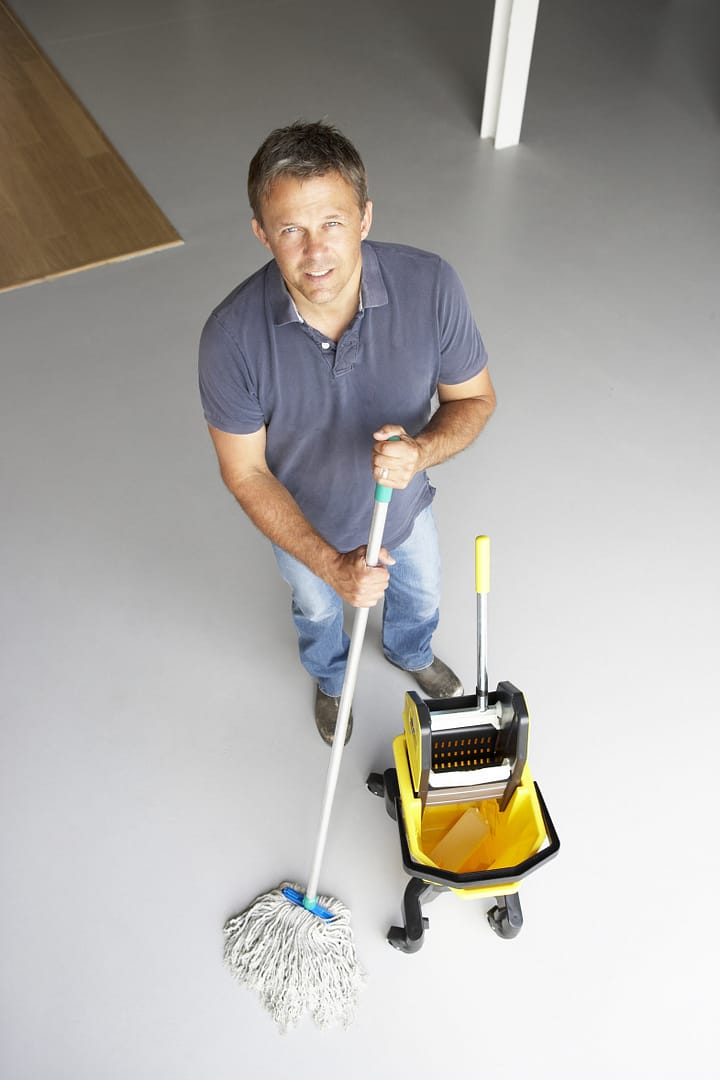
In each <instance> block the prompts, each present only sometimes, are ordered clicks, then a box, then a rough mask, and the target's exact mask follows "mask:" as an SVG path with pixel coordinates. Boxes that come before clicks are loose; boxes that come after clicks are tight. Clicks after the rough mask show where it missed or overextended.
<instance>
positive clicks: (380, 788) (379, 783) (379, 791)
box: [365, 772, 385, 799]
mask: <svg viewBox="0 0 720 1080" xmlns="http://www.w3.org/2000/svg"><path fill="white" fill-rule="evenodd" d="M365 783H366V784H367V789H368V791H369V792H371V793H372V794H373V795H377V796H378V797H379V798H381V799H384V798H385V778H384V776H383V774H382V773H379V772H371V773H370V775H369V776H368V778H367V780H366V781H365Z"/></svg>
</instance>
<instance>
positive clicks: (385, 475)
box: [380, 469, 388, 480]
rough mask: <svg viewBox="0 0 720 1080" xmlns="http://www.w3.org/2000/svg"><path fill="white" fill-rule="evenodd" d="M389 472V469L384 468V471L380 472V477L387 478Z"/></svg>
mask: <svg viewBox="0 0 720 1080" xmlns="http://www.w3.org/2000/svg"><path fill="white" fill-rule="evenodd" d="M387 474H388V471H387V469H383V471H382V472H381V473H380V479H381V480H387Z"/></svg>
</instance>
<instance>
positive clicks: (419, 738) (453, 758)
mask: <svg viewBox="0 0 720 1080" xmlns="http://www.w3.org/2000/svg"><path fill="white" fill-rule="evenodd" d="M489 582H490V541H489V538H488V537H487V536H478V537H477V538H476V541H475V585H476V592H477V647H478V648H477V651H478V662H477V690H476V693H475V694H471V695H467V696H465V697H459V698H449V699H440V700H424V699H423V698H421V697H420V695H419V694H417V693H415V692H414V691H409V692H408V693H407V694H406V695H405V708H404V712H403V720H404V734H402V735H399V736H398V737H397V738H396V739H395V740H394V742H393V757H394V761H395V767H394V768H390V769H387V770H386V771H385V772H384V773H371V774H370V776H369V777H368V780H367V785H368V788H369V789H370V791H371V792H372V793H373V794H374V795H379V796H382V797H384V799H385V807H386V810H387V812H388V814H389V815H390V817H392V818H393V819H394V820H395V821H397V824H398V829H399V833H400V847H401V852H402V860H403V866H404V868H405V870H406V871H407V873H408V874H410V876H411V880H410V882H409V883H408V885H407V887H406V889H405V893H404V897H403V903H402V911H403V922H404V925H403V926H392V927H390V930H389V932H388V935H387V937H388V941H389V942H390V944H391V945H393V946H395V948H397V949H400V950H401V951H403V952H416V951H417V950H418V949H419V948H420V947H421V945H422V944H423V939H424V934H425V930H426V929H427V927H428V925H429V924H428V919H427V918H426V917H424V916H423V911H422V901H423V899H428V900H429V899H432V898H433V897H434V896H435V895H436V894H437V893H439V892H445V891H446V890H451V891H452V892H455V893H458V894H459V895H460V896H462V897H463V898H477V897H485V898H494V900H495V903H494V905H493V906H492V907H491V909H490V910H489V911H488V915H487V918H488V922H489V923H490V926H491V927H492V929H493V930H494V931H495V932H496V933H497V934H498V935H499V936H500V937H502V938H513V937H515V936H516V935H517V934H518V933H519V931H520V928H521V927H522V922H523V916H522V909H521V906H520V899H519V897H518V886H519V882H520V881H521V880H522V879H523V878H524V877H526V876H527V875H528V874H529V873H531V872H532V871H533V870H535V869H537V867H538V866H540V865H542V864H543V863H545V862H547V860H548V859H551V858H552V857H553V856H554V855H556V854H557V852H558V850H559V847H560V841H559V839H558V836H557V833H556V831H555V827H554V825H553V823H552V820H551V818H550V815H549V813H548V810H547V807H546V805H545V802H544V800H543V798H542V795H541V793H540V789H539V788H538V786H537V784H536V783H535V782H534V780H533V778H532V776H531V774H530V769H529V767H528V764H527V751H528V732H529V720H528V711H527V707H526V705H525V699H524V697H523V695H522V693H521V691H520V690H518V689H517V687H516V686H513V684H512V683H510V682H501V683H498V685H497V689H496V690H494V691H490V692H488V675H487V595H488V592H489Z"/></svg>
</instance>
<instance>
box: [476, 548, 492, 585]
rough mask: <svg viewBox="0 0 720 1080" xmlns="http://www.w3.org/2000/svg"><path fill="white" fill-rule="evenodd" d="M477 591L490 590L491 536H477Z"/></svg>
mask: <svg viewBox="0 0 720 1080" xmlns="http://www.w3.org/2000/svg"><path fill="white" fill-rule="evenodd" d="M475 592H476V593H489V592H490V537H489V536H476V537H475Z"/></svg>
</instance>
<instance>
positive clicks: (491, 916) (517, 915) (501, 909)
mask: <svg viewBox="0 0 720 1080" xmlns="http://www.w3.org/2000/svg"><path fill="white" fill-rule="evenodd" d="M497 901H498V902H497V904H496V905H495V907H492V908H490V910H489V911H488V913H487V921H488V922H489V923H490V927H491V928H492V929H493V930H494V931H495V933H496V934H497V936H498V937H501V938H504V939H505V940H506V941H508V940H510V938H514V937H517V936H518V934H519V933H520V931H521V930H522V924H523V916H522V908H521V907H520V898H519V896H518V895H517V893H511V894H510V895H509V896H498V898H497Z"/></svg>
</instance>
